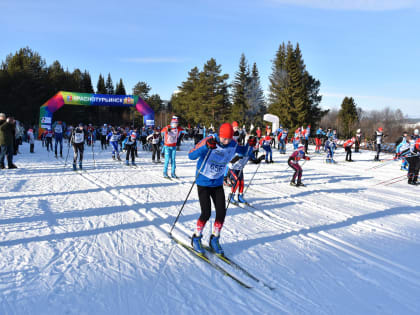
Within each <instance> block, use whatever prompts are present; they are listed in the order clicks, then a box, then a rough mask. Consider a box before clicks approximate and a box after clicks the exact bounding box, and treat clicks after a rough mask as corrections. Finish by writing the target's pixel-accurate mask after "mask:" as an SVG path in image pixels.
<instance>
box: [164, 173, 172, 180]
mask: <svg viewBox="0 0 420 315" xmlns="http://www.w3.org/2000/svg"><path fill="white" fill-rule="evenodd" d="M163 178H167V179H171V178H170V177H169V176H168V174H166V173H163Z"/></svg>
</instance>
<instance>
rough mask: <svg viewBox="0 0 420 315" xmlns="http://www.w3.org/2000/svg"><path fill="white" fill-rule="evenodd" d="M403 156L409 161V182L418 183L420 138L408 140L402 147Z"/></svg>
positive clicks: (401, 154)
mask: <svg viewBox="0 0 420 315" xmlns="http://www.w3.org/2000/svg"><path fill="white" fill-rule="evenodd" d="M400 149H401V153H400V156H401V157H405V159H406V160H407V162H408V165H409V166H408V174H407V176H408V183H409V184H413V185H417V181H418V177H419V169H420V138H417V139H416V140H411V141H410V142H406V143H405V144H404V145H403V146H402V147H401V148H400Z"/></svg>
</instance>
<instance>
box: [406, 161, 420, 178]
mask: <svg viewBox="0 0 420 315" xmlns="http://www.w3.org/2000/svg"><path fill="white" fill-rule="evenodd" d="M406 160H407V162H408V181H412V182H414V183H417V181H418V177H419V169H420V156H410V157H407V158H406Z"/></svg>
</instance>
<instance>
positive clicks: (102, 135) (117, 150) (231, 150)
mask: <svg viewBox="0 0 420 315" xmlns="http://www.w3.org/2000/svg"><path fill="white" fill-rule="evenodd" d="M16 130H17V128H16V122H15V120H14V119H13V117H6V115H5V114H2V113H1V114H0V163H1V164H0V167H1V168H2V169H4V168H5V164H4V160H5V158H7V165H8V168H10V169H13V168H16V165H14V164H13V155H14V154H16V152H17V147H18V145H17V144H16V142H17V141H16V139H17V138H18V137H17V136H16ZM288 135H289V130H288V129H287V128H284V127H283V126H279V128H278V129H277V130H275V131H274V132H273V130H272V128H271V126H266V128H265V131H263V130H262V129H261V127H257V128H256V129H255V130H254V128H253V127H251V128H250V130H248V131H247V130H246V128H245V126H243V127H242V128H241V127H240V126H239V124H238V123H237V122H236V121H234V122H232V123H224V124H222V125H221V126H220V128H219V129H218V130H217V132H216V130H215V128H213V126H210V127H209V128H205V126H200V125H197V126H196V127H193V128H191V126H190V125H188V127H187V128H185V129H184V128H181V127H180V126H179V118H178V117H177V116H173V117H172V119H171V122H170V124H168V125H167V126H163V127H162V128H161V127H159V126H154V127H152V126H149V127H142V128H135V127H134V126H111V125H108V124H103V126H101V127H93V126H92V124H88V125H84V124H82V123H80V124H79V125H78V126H76V127H73V126H68V127H67V128H66V125H65V124H64V123H63V122H61V121H57V122H55V123H54V124H53V125H52V128H48V129H47V130H45V131H44V132H43V133H42V134H41V135H40V138H41V140H42V146H43V147H45V148H46V150H48V151H51V152H54V153H55V157H56V158H58V157H61V158H63V139H68V145H69V147H70V146H72V148H73V169H74V170H77V165H78V166H79V169H82V168H83V153H84V146H85V144H86V145H87V146H92V152H93V146H94V144H95V142H96V141H100V148H101V150H108V146H110V147H111V150H110V151H111V152H110V153H111V157H112V159H113V160H117V161H121V154H122V153H123V152H125V153H126V157H125V164H126V165H132V166H135V165H136V163H135V158H136V157H138V144H140V143H141V145H142V149H143V150H145V151H150V152H151V162H153V163H161V157H164V159H165V160H164V165H163V169H162V171H163V177H164V178H167V179H169V180H173V179H176V178H178V176H177V174H176V153H177V151H178V150H179V148H180V145H181V142H182V141H183V139H187V138H190V139H193V140H194V145H195V146H194V148H193V149H191V151H189V153H188V157H189V158H190V159H191V160H197V159H198V162H197V170H196V184H197V190H198V198H199V203H200V207H201V214H200V217H199V218H198V220H197V223H196V228H195V231H194V233H193V235H192V237H191V246H192V247H193V248H194V250H196V251H197V252H198V253H204V249H203V246H202V244H201V239H202V231H203V229H204V226H205V224H206V222H207V221H208V220H209V218H210V214H211V200H213V204H214V207H215V210H216V219H215V221H214V226H213V231H212V235H211V238H210V243H209V246H210V248H211V249H212V250H213V251H215V252H216V253H218V254H221V255H223V249H222V247H221V246H220V243H219V239H220V232H221V230H222V227H223V223H224V219H225V216H226V208H227V206H226V204H225V200H226V199H225V192H224V188H223V186H229V187H230V193H229V196H228V198H227V200H228V202H229V203H235V204H239V203H242V204H248V203H247V201H246V199H245V197H244V186H245V185H244V173H243V170H244V167H245V166H246V164H247V163H248V162H252V163H256V164H260V163H261V162H262V161H265V163H267V164H269V163H274V161H273V149H275V148H276V146H277V149H278V151H279V153H280V154H286V144H287V143H291V144H292V145H293V150H292V151H291V152H290V155H289V158H288V159H287V165H288V166H289V167H290V168H291V169H292V170H293V175H292V176H291V180H290V185H292V186H296V187H300V186H304V184H303V183H302V173H303V171H302V164H300V161H302V160H303V161H305V162H306V161H309V160H310V157H309V156H308V145H309V142H310V141H311V139H312V140H313V141H314V144H315V150H314V154H325V155H326V158H325V162H326V163H335V160H334V153H335V150H336V149H337V146H338V136H337V132H336V131H335V130H331V129H330V128H328V129H326V130H325V131H324V130H323V129H322V128H321V127H319V128H318V129H317V130H316V131H315V132H314V136H313V137H311V126H310V125H308V126H306V128H304V127H300V128H297V129H296V130H295V131H294V133H293V135H292V137H291V138H289V136H288ZM385 137H387V135H386V134H385V133H384V130H383V128H381V127H380V128H378V129H377V130H376V131H375V134H374V135H373V137H372V141H373V142H374V143H375V151H376V154H375V157H374V161H380V153H381V148H382V144H383V142H384V138H385ZM35 139H36V134H35V133H34V130H33V129H29V130H28V131H27V133H26V137H25V140H26V141H28V142H29V144H30V152H31V153H33V152H34V143H35ZM53 140H54V146H53ZM361 143H362V133H361V130H360V129H358V130H357V131H356V132H355V136H354V137H351V138H349V139H346V140H345V141H344V142H343V143H342V146H343V148H344V150H345V152H346V159H345V160H346V161H348V162H353V159H352V147H353V146H355V149H354V152H359V150H360V146H361ZM69 149H70V148H69ZM260 151H263V152H260ZM260 153H263V154H261V155H260ZM67 155H68V153H67ZM394 159H401V160H402V165H401V169H402V170H405V171H407V172H408V175H407V176H408V184H411V185H417V183H418V174H419V169H420V138H419V131H418V129H415V130H414V132H413V134H412V135H409V134H408V133H407V132H405V133H403V135H402V136H401V137H400V138H399V139H398V140H397V141H396V153H395V156H394ZM130 160H131V164H130ZM169 169H170V176H169Z"/></svg>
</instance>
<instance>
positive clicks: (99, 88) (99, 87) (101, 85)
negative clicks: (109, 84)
mask: <svg viewBox="0 0 420 315" xmlns="http://www.w3.org/2000/svg"><path fill="white" fill-rule="evenodd" d="M96 93H97V94H107V90H106V87H105V80H104V77H103V76H102V74H99V79H98V84H96Z"/></svg>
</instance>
